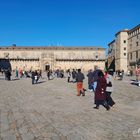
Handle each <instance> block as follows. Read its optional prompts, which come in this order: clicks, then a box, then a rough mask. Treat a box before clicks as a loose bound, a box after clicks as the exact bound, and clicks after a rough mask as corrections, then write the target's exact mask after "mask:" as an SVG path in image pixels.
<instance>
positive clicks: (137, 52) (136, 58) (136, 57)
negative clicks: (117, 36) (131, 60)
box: [136, 51, 138, 59]
mask: <svg viewBox="0 0 140 140" xmlns="http://www.w3.org/2000/svg"><path fill="white" fill-rule="evenodd" d="M136 59H138V51H136Z"/></svg>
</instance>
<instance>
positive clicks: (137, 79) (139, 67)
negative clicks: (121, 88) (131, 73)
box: [136, 66, 140, 87]
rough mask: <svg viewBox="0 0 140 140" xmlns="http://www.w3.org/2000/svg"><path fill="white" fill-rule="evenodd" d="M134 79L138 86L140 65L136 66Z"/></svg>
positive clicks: (139, 82)
mask: <svg viewBox="0 0 140 140" xmlns="http://www.w3.org/2000/svg"><path fill="white" fill-rule="evenodd" d="M136 81H137V82H138V86H139V87H140V66H137V68H136Z"/></svg>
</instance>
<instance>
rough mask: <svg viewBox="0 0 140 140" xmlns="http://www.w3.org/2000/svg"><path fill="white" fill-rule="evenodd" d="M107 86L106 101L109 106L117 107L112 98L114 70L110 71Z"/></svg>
mask: <svg viewBox="0 0 140 140" xmlns="http://www.w3.org/2000/svg"><path fill="white" fill-rule="evenodd" d="M106 81H107V86H106V101H107V103H108V105H109V106H111V107H113V106H114V105H115V102H114V101H113V99H112V97H111V93H112V91H113V70H111V69H110V70H108V74H107V77H106Z"/></svg>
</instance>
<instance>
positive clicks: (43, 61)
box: [0, 46, 105, 71]
mask: <svg viewBox="0 0 140 140" xmlns="http://www.w3.org/2000/svg"><path fill="white" fill-rule="evenodd" d="M0 59H1V60H2V59H8V60H9V61H10V63H11V67H12V70H15V69H25V70H31V69H34V70H35V69H41V70H43V71H45V70H48V69H52V70H55V69H63V70H66V69H69V68H70V69H73V68H74V69H78V68H82V69H83V70H85V71H87V70H89V69H94V67H95V66H99V67H100V68H101V69H104V66H105V48H100V47H18V46H12V47H0Z"/></svg>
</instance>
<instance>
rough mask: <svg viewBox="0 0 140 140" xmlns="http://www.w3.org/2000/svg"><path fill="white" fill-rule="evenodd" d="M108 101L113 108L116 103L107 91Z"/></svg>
mask: <svg viewBox="0 0 140 140" xmlns="http://www.w3.org/2000/svg"><path fill="white" fill-rule="evenodd" d="M106 101H107V103H108V105H109V106H113V105H114V104H115V102H114V101H113V99H112V97H111V92H108V91H106Z"/></svg>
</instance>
